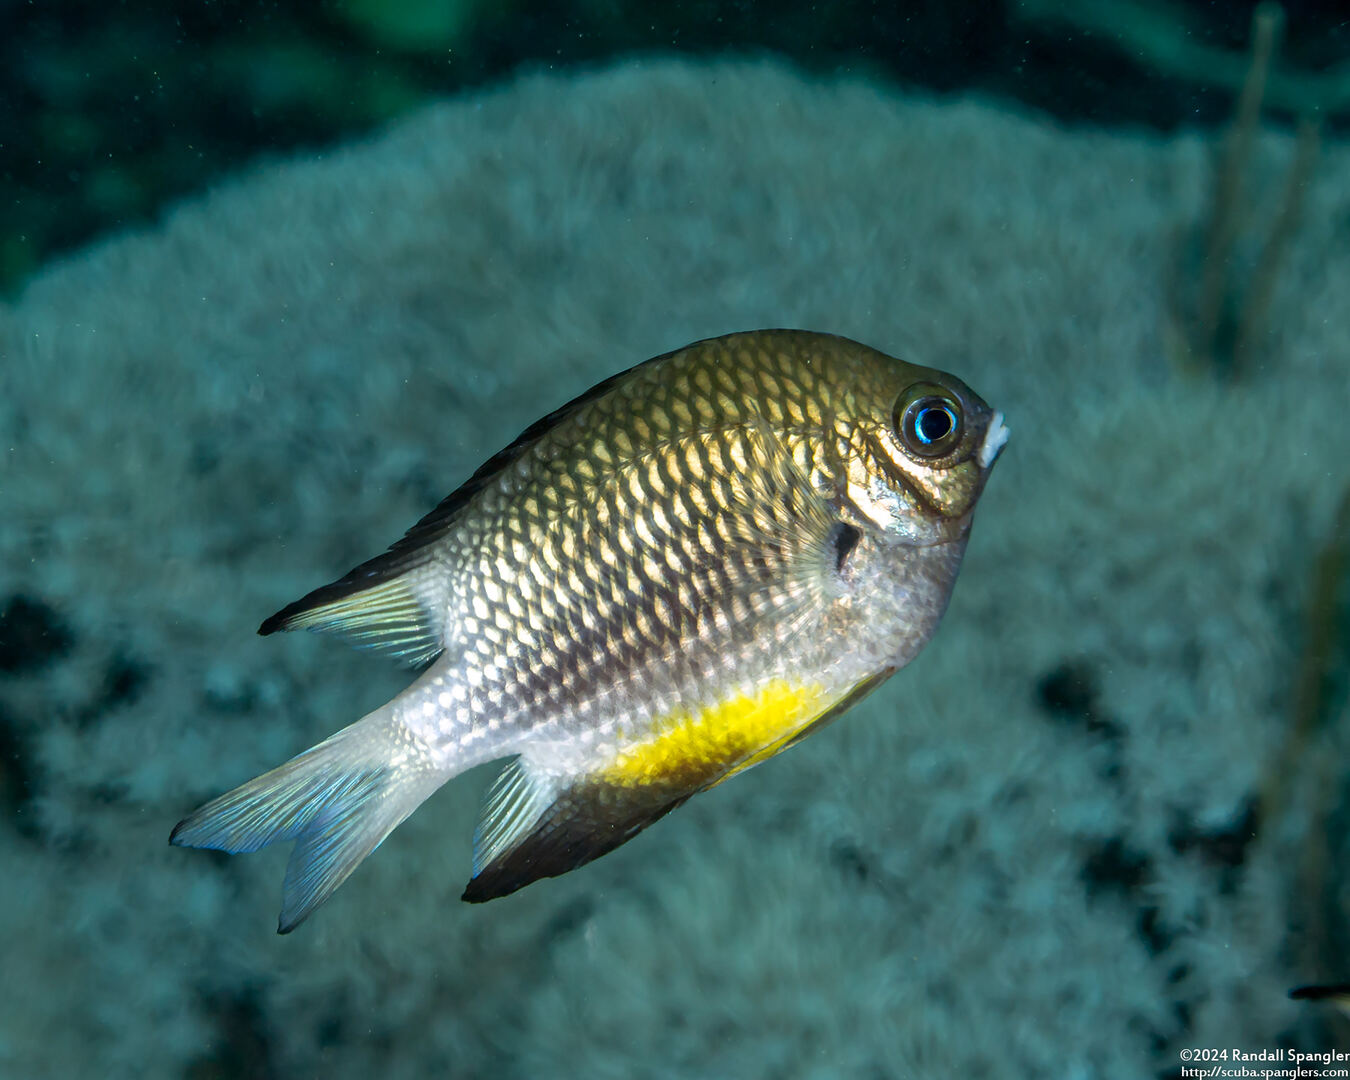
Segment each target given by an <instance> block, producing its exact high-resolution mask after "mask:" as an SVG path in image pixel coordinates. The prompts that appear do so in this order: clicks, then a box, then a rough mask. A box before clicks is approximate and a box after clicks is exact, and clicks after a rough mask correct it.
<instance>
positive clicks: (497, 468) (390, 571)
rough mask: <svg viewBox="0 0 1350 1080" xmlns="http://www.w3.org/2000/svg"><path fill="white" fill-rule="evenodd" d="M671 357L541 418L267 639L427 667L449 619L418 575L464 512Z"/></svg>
mask: <svg viewBox="0 0 1350 1080" xmlns="http://www.w3.org/2000/svg"><path fill="white" fill-rule="evenodd" d="M676 351H680V350H676ZM671 355H673V353H664V354H662V355H661V356H655V357H652V359H650V360H644V361H643V362H642V363H640V364H636V365H634V366H633V367H631V368H628V369H627V370H626V371H621V372H619V373H618V374H617V375H611V376H610V377H609V378H608V379H604V380H602V381H601V382H598V383H596V384H595V385H594V386H592V387H591V388H590V389H589V390H587V391H585V393H582V394H578V395H577V396H576V397H574V398H573V399H572V400H571V401H569V402H568V403H567V404H566V405H563V406H562V407H561V408H559V409H554V410H553V412H551V413H549V414H548V415H547V416H544V417H541V418H540V419H538V420H536V421H535V422H534V423H533V424H531V425H530V426H529V427H527V428H526V429H525V430H524V431H522V432H521V433H520V434H519V435H518V436H517V437H516V438H515V439H514V440H512V442H511V443H510V444H509V445H508V446H506V447H503V448H502V449H501V450H499V451H497V453H495V454H493V455H492V457H490V458H488V459H487V461H485V462H484V463H483V464H482V465H481V466H479V468H478V469H477V470H476V471H475V472H474V474H473V475H472V476H471V477H469V479H468V480H466V481H465V482H464V483H463V484H461V485H460V486H459V487H458V488H456V489H455V490H454V491H452V492H451V493H450V494H449V495H447V496H446V497H445V498H444V499H442V500H441V501H440V502H439V503H438V504H437V505H436V507H435V508H434V509H433V510H432V511H431V512H430V513H428V514H427V515H426V516H425V517H423V518H422V519H421V520H420V521H418V522H417V524H416V525H414V526H413V527H412V528H411V529H409V530H408V531H407V532H406V533H404V534H403V536H402V537H401V538H400V539H399V540H397V541H396V542H395V543H394V544H393V546H391V547H390V548H389V550H388V551H386V552H384V553H383V554H382V555H377V556H375V558H373V559H367V560H366V561H365V562H363V563H361V565H359V566H357V567H354V568H353V569H351V570H349V571H348V572H347V573H346V574H344V575H343V576H342V577H340V578H338V580H337V581H334V582H332V583H331V584H328V585H322V586H320V587H319V588H317V589H314V590H312V591H311V592H308V593H306V594H305V595H304V596H302V597H301V598H300V599H299V600H296V601H294V602H293V603H290V604H287V605H286V606H285V607H284V608H282V609H281V610H280V611H278V612H277V613H276V614H275V615H272V616H271V617H269V618H268V619H266V620H264V622H263V624H262V625H261V626H260V627H258V633H259V634H262V635H264V636H266V635H268V634H274V633H276V632H277V631H278V630H320V631H328V632H331V633H336V634H339V635H342V636H344V637H346V638H347V639H348V640H350V641H351V642H352V643H353V644H356V645H359V646H362V647H365V648H374V649H379V650H381V651H383V652H386V653H389V654H390V655H392V656H396V657H398V658H399V659H401V660H404V661H407V662H408V663H410V664H414V665H418V664H423V663H426V662H427V661H429V660H431V659H432V658H434V657H435V656H436V655H437V654H438V653H439V652H440V651H441V648H442V647H443V646H442V641H443V637H444V631H445V627H444V625H443V617H442V615H441V613H440V612H437V611H432V610H429V609H428V606H427V605H426V604H424V603H423V602H422V601H421V599H420V598H419V596H418V590H417V588H416V583H415V581H414V580H413V578H414V576H415V574H416V571H418V570H419V569H421V568H422V567H424V566H425V565H426V564H427V563H429V562H430V561H431V559H432V546H433V545H434V544H435V543H436V542H437V541H438V540H441V539H442V538H444V537H445V536H446V535H447V534H448V533H449V532H450V531H451V530H452V529H453V528H454V526H455V522H456V520H457V519H458V518H459V515H460V514H461V513H462V512H463V510H464V508H465V507H466V506H468V505H469V503H470V502H471V501H472V500H473V498H474V496H476V495H477V494H478V493H479V492H480V491H482V490H483V488H485V487H487V485H488V484H489V483H491V481H492V480H493V478H494V477H496V476H497V475H498V474H499V473H500V472H501V471H502V470H503V469H506V468H508V467H509V466H510V465H511V464H513V463H514V462H515V461H516V459H517V458H519V457H520V455H521V454H522V453H524V452H525V450H526V449H528V448H529V447H530V446H532V445H533V444H534V443H535V442H537V441H538V440H539V439H540V438H542V437H543V436H544V435H546V434H547V433H548V432H549V431H551V430H552V429H553V428H555V427H557V426H558V425H559V424H562V423H564V422H565V421H566V420H568V419H569V418H570V417H571V416H573V415H574V414H575V413H576V412H578V411H579V410H580V409H582V408H583V407H585V406H586V405H589V404H590V403H591V402H593V401H595V400H597V399H598V398H601V397H603V396H604V395H605V394H607V393H609V391H610V390H612V389H613V388H614V386H615V385H616V384H618V383H619V382H620V381H622V380H624V379H625V378H627V377H628V376H629V375H631V374H632V373H633V372H635V371H637V370H638V369H639V368H644V367H647V366H648V365H651V364H655V363H657V362H658V361H661V360H664V359H665V358H666V357H667V356H671Z"/></svg>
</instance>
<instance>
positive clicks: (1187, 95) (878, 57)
mask: <svg viewBox="0 0 1350 1080" xmlns="http://www.w3.org/2000/svg"><path fill="white" fill-rule="evenodd" d="M1252 8H1253V5H1252V4H1251V3H1247V2H1241V3H1212V2H1207V0H1190V2H1182V0H1169V2H1157V3H1150V2H1146V0H1145V2H1139V3H1133V2H1105V3H1074V2H1067V0H1037V2H1035V3H1018V2H1015V0H1003V2H1000V0H951V2H947V0H924V2H917V3H897V4H880V3H876V2H873V0H845V2H841V3H827V4H816V3H802V2H798V0H785V2H782V3H735V4H717V3H692V2H691V3H677V4H662V5H655V6H653V5H648V4H631V3H622V2H617V0H615V2H605V0H593V2H590V3H576V4H554V3H547V2H543V0H508V2H506V3H488V2H480V0H454V2H435V0H417V2H413V3H389V4H382V3H377V2H375V0H351V2H348V3H336V2H332V0H327V2H323V3H312V4H311V3H293V2H283V3H246V4H223V3H192V4H177V3H168V2H155V0H147V2H143V3H133V4H125V3H119V4H102V3H86V2H81V0H51V2H40V3H23V2H20V0H6V2H5V3H4V4H3V5H0V26H3V28H4V33H3V34H0V147H3V151H2V154H0V292H12V291H13V290H14V289H15V288H16V287H17V286H18V285H19V283H21V282H22V280H23V279H24V277H25V276H26V275H27V274H28V273H30V272H31V271H32V269H33V268H34V267H36V266H37V265H39V264H40V263H41V262H42V261H43V260H44V259H46V258H47V257H48V256H49V255H52V254H54V253H57V252H60V251H65V250H69V249H70V248H72V247H74V246H76V245H79V244H82V243H84V242H86V241H87V240H89V239H90V238H91V237H93V236H96V235H98V234H100V233H102V232H106V231H108V230H112V229H117V228H120V227H122V226H126V225H134V224H137V223H140V222H144V221H147V220H151V219H153V218H154V216H155V214H156V213H157V212H158V211H159V209H160V208H161V207H162V206H163V205H164V204H165V203H166V202H167V201H169V200H172V199H174V198H176V197H179V196H182V195H184V194H187V193H189V192H192V191H197V190H201V189H203V188H205V187H207V186H209V185H210V183H211V181H212V179H213V178H214V177H216V176H218V175H221V174H223V173H229V172H230V171H232V170H235V169H237V168H238V167H239V166H240V165H241V164H243V163H244V162H247V161H249V160H251V159H254V158H256V157H257V156H258V155H260V154H277V153H284V152H286V151H288V150H294V149H297V148H302V147H310V148H313V147H317V146H322V145H325V144H328V143H331V142H334V141H337V140H340V139H342V138H344V137H347V136H351V135H354V134H359V133H361V132H364V131H369V130H371V129H372V128H374V127H375V126H376V125H379V124H380V123H382V122H384V121H387V120H389V119H390V118H392V117H395V116H398V115H400V114H402V113H404V112H406V111H408V110H409V109H412V108H414V107H416V106H417V105H418V104H419V103H421V102H424V101H426V100H428V99H430V98H433V97H437V96H441V95H444V94H447V93H452V92H455V91H460V90H464V89H466V88H468V87H472V86H476V85H480V84H483V83H486V82H491V81H494V80H498V79H501V78H503V77H504V76H507V75H509V74H511V73H512V72H514V71H517V70H520V69H522V68H527V69H528V68H544V69H547V70H565V69H566V68H568V67H571V66H574V65H579V64H595V63H600V62H604V61H606V60H608V59H611V58H614V57H617V56H622V55H626V54H631V53H663V54H667V53H676V54H681V55H710V54H721V53H732V54H746V53H749V54H773V55H778V56H784V57H788V58H790V59H791V60H792V61H793V62H794V63H796V64H798V65H800V66H801V67H802V68H803V69H805V70H808V71H813V72H818V73H847V72H852V73H857V74H865V75H868V76H870V77H874V78H876V79H877V80H878V81H881V82H883V83H892V84H894V85H897V86H901V87H905V86H909V87H918V88H925V89H931V90H936V91H940V92H957V91H964V90H980V91H984V92H987V93H988V94H990V95H991V96H993V97H995V98H1000V97H1001V98H1006V99H1008V100H1011V101H1017V102H1022V103H1025V104H1027V105H1030V106H1033V107H1034V108H1036V109H1038V110H1042V111H1044V112H1045V113H1046V114H1048V115H1050V116H1053V117H1055V118H1057V119H1059V120H1062V121H1064V122H1066V123H1069V124H1091V125H1107V126H1112V125H1125V126H1142V127H1148V128H1154V129H1158V130H1162V131H1171V130H1175V129H1177V128H1179V127H1183V126H1185V127H1200V128H1207V127H1213V126H1214V125H1216V124H1219V123H1221V122H1223V121H1225V120H1226V119H1227V118H1228V117H1229V116H1230V115H1231V112H1232V107H1233V105H1232V103H1233V97H1234V94H1235V92H1236V89H1237V83H1236V77H1238V76H1240V74H1241V64H1240V57H1241V54H1242V53H1243V51H1244V49H1245V47H1246V43H1247V40H1248V37H1249V31H1250V23H1251V11H1252ZM1285 11H1286V32H1285V35H1284V42H1283V45H1282V47H1281V55H1282V57H1283V63H1284V64H1285V65H1287V68H1288V69H1289V71H1291V72H1297V73H1301V74H1307V75H1314V76H1316V75H1318V74H1320V73H1324V72H1328V71H1332V70H1333V69H1335V68H1337V66H1338V65H1344V64H1345V63H1346V62H1347V59H1348V58H1350V19H1348V17H1347V12H1346V8H1345V5H1344V4H1343V3H1340V2H1338V0H1294V2H1291V3H1288V4H1286V5H1285ZM1225 53H1227V54H1231V60H1232V61H1233V62H1232V63H1228V64H1225V63H1224V62H1223V61H1224V57H1223V54H1225ZM1343 83H1344V79H1342V85H1343ZM1319 96H1320V95H1319V93H1318V92H1317V90H1315V89H1314V90H1312V91H1309V90H1306V89H1305V88H1304V86H1303V85H1298V84H1295V85H1292V86H1291V87H1290V88H1288V89H1287V90H1286V89H1285V88H1283V87H1276V92H1275V93H1274V94H1272V99H1273V100H1271V101H1270V103H1269V108H1268V115H1269V116H1270V117H1272V118H1274V119H1275V120H1276V121H1277V122H1284V123H1288V122H1290V119H1291V117H1292V116H1293V115H1294V114H1296V113H1299V112H1301V111H1303V110H1306V109H1315V108H1317V107H1318V106H1319V105H1320V104H1322V103H1321V102H1320V101H1319ZM1327 120H1328V124H1329V126H1332V127H1335V126H1338V125H1344V124H1345V123H1346V120H1345V112H1344V110H1343V109H1342V110H1340V111H1339V112H1335V111H1332V112H1330V113H1329V115H1328V117H1327Z"/></svg>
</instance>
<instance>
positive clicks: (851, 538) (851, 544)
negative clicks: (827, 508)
mask: <svg viewBox="0 0 1350 1080" xmlns="http://www.w3.org/2000/svg"><path fill="white" fill-rule="evenodd" d="M861 539H862V533H860V532H859V531H858V530H857V529H855V528H854V527H853V526H852V525H850V524H849V523H848V522H846V521H839V522H836V523H835V526H834V528H833V529H831V530H830V544H831V546H832V547H833V548H834V569H835V572H836V573H843V571H844V563H846V562H847V561H848V557H849V556H850V555H851V554H853V549H854V548H856V547H857V546H858V541H859V540H861Z"/></svg>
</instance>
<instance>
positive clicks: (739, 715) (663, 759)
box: [597, 679, 833, 789]
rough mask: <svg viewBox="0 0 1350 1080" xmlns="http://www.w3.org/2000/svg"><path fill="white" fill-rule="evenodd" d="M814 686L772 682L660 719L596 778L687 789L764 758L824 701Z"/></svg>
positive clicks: (629, 784) (822, 691)
mask: <svg viewBox="0 0 1350 1080" xmlns="http://www.w3.org/2000/svg"><path fill="white" fill-rule="evenodd" d="M832 701H833V697H832V696H830V695H827V693H826V691H825V688H824V687H823V686H821V685H820V684H819V683H801V684H798V685H793V684H791V683H789V682H787V681H786V680H785V679H773V680H771V681H770V682H767V683H765V684H764V685H763V686H762V687H760V689H759V690H758V691H757V692H756V693H754V694H737V695H736V696H734V697H730V698H727V699H726V700H724V701H719V702H717V703H716V704H714V705H708V706H705V707H704V708H702V709H698V710H697V711H692V710H688V709H683V708H682V709H679V710H677V711H675V712H673V713H671V714H670V715H669V716H665V717H662V718H660V719H659V720H658V721H657V722H656V723H655V724H654V725H653V727H654V729H655V732H656V733H655V734H653V735H652V737H651V738H650V739H648V740H647V741H645V742H640V743H637V744H635V745H630V746H625V747H624V748H623V749H622V750H620V751H619V753H618V754H617V755H616V756H615V758H614V759H613V761H612V762H610V763H609V764H608V765H607V766H606V767H605V768H604V769H602V770H601V772H600V775H599V776H598V777H597V779H599V780H602V781H604V782H606V783H610V784H616V785H619V786H622V787H642V786H648V785H653V786H660V787H663V788H664V787H679V788H686V789H694V788H698V787H702V786H705V785H711V784H713V783H720V782H721V781H722V780H725V779H726V778H727V777H728V776H730V775H732V774H733V773H737V772H740V771H741V770H742V769H748V768H749V767H750V766H751V765H756V764H758V763H759V762H761V761H764V760H765V759H766V758H770V757H772V756H773V755H774V754H776V753H778V751H779V750H781V749H783V747H784V746H785V745H786V744H787V743H789V742H791V741H792V737H793V736H794V735H796V734H797V732H799V731H801V730H802V729H803V728H804V727H806V726H807V725H808V724H810V723H811V721H813V720H814V719H815V718H816V717H818V716H820V715H821V713H823V712H825V711H826V710H827V709H828V708H829V707H830V705H831V704H832Z"/></svg>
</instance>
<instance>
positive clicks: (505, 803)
mask: <svg viewBox="0 0 1350 1080" xmlns="http://www.w3.org/2000/svg"><path fill="white" fill-rule="evenodd" d="M692 794H694V792H693V791H684V792H674V791H671V790H670V789H668V788H666V789H661V790H653V789H640V788H631V787H621V786H618V785H614V784H610V783H607V782H605V781H604V780H600V779H595V778H591V777H576V778H567V779H565V780H564V786H562V787H557V786H555V782H554V781H553V780H552V779H551V778H550V777H548V776H545V775H542V774H541V773H539V772H536V771H535V770H533V769H532V768H531V766H530V763H529V762H528V761H527V760H526V759H525V758H523V757H521V758H516V759H515V760H513V761H512V762H510V764H508V765H507V766H506V768H505V769H503V770H502V773H501V775H500V776H498V778H497V780H496V782H495V783H494V784H493V786H492V788H491V789H490V790H489V792H488V795H487V798H486V799H485V800H484V803H483V810H482V812H481V814H480V816H479V823H478V828H477V830H476V831H475V834H474V865H473V877H472V878H470V880H469V883H468V885H467V886H465V888H464V895H463V899H464V900H467V901H468V902H469V903H471V904H478V903H482V902H483V901H485V900H494V899H496V898H497V897H499V896H507V895H509V894H510V893H513V892H515V891H516V890H517V889H520V888H523V887H524V886H526V885H529V884H530V883H531V882H534V881H538V880H539V879H540V878H546V877H558V876H559V875H560V874H565V873H567V872H568V871H569V870H575V869H576V868H577V867H579V866H584V865H585V864H586V863H588V862H590V861H591V860H593V859H598V858H599V857H600V856H601V855H605V854H607V853H608V852H610V851H613V850H614V849H615V848H616V847H618V846H619V845H620V844H622V843H624V842H626V841H628V840H631V839H632V838H633V837H634V836H636V835H637V834H638V833H640V832H641V831H642V830H643V829H645V828H646V827H647V826H648V825H651V824H652V823H653V822H655V821H658V820H659V819H660V818H662V817H664V816H665V815H666V814H668V813H670V811H672V810H674V809H675V808H676V807H677V806H679V805H680V804H681V803H682V802H684V801H685V800H686V799H687V798H689V796H690V795H692Z"/></svg>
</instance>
